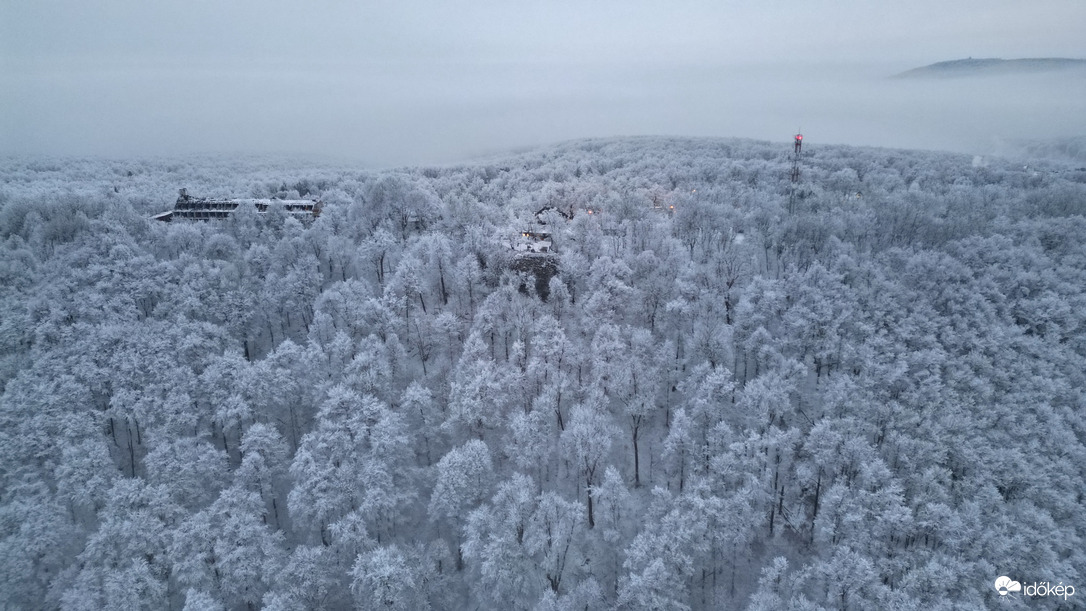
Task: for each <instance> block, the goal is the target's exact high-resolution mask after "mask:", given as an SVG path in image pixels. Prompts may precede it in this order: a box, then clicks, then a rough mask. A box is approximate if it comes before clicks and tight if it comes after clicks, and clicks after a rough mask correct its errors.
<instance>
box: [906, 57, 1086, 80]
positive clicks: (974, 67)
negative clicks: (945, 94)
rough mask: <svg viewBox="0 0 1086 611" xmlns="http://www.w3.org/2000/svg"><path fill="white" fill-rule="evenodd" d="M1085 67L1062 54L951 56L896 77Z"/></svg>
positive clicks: (987, 73)
mask: <svg viewBox="0 0 1086 611" xmlns="http://www.w3.org/2000/svg"><path fill="white" fill-rule="evenodd" d="M1071 69H1079V70H1083V69H1086V60H1083V59H1069V58H1065V57H1035V58H1025V59H997V58H982V59H974V58H972V57H970V58H968V59H955V60H951V61H945V62H937V63H934V64H930V65H927V66H922V67H920V68H913V69H912V70H907V71H905V72H902V73H901V74H897V75H895V77H896V78H916V77H960V76H974V75H993V74H1028V73H1035V72H1051V71H1055V70H1071Z"/></svg>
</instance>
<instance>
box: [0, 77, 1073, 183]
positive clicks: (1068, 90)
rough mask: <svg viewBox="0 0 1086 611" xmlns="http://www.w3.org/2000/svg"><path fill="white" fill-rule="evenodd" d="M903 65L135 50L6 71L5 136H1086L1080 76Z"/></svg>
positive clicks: (322, 152)
mask: <svg viewBox="0 0 1086 611" xmlns="http://www.w3.org/2000/svg"><path fill="white" fill-rule="evenodd" d="M908 67H911V66H908V65H902V64H887V63H877V64H864V63H856V64H841V65H836V66H835V65H832V64H830V65H824V64H805V63H796V64H791V65H790V64H772V63H770V64H757V63H755V64H750V65H728V64H721V65H715V64H696V63H691V64H688V65H680V66H675V65H670V64H655V63H649V62H645V63H639V64H638V63H634V64H631V63H614V64H606V63H599V64H593V63H588V64H585V63H574V62H565V63H556V62H529V63H515V62H502V61H493V62H463V61H449V62H442V63H437V64H434V65H424V66H423V65H416V64H392V65H385V64H358V65H350V64H348V65H342V66H331V67H318V68H311V67H299V68H298V69H289V68H283V67H277V66H269V67H267V68H265V69H256V70H254V69H253V68H252V67H251V66H245V65H231V64H230V63H225V64H215V65H209V66H207V67H206V68H203V69H191V68H188V69H184V70H182V69H179V68H175V69H171V68H166V69H163V68H162V67H159V66H154V65H150V66H141V64H139V63H138V62H130V63H125V64H122V65H120V66H117V67H114V68H110V69H108V70H102V69H97V68H94V67H93V66H90V67H88V66H84V65H82V64H80V63H75V64H74V65H71V66H68V67H65V68H59V69H57V70H54V71H50V72H46V73H42V72H36V71H19V70H14V71H9V72H8V73H6V74H0V83H3V85H4V89H5V90H7V92H8V93H6V94H0V102H2V101H3V99H2V96H5V95H6V96H8V97H13V98H18V99H19V100H21V101H22V104H19V103H16V102H12V103H10V104H8V105H7V106H9V110H8V112H5V113H0V133H7V134H8V135H9V136H8V138H7V140H8V143H7V144H6V145H4V147H3V148H4V149H7V151H8V152H17V153H21V154H26V153H33V154H56V153H63V154H76V155H99V156H102V155H104V156H107V157H121V158H132V157H133V156H148V155H154V156H172V155H178V154H190V153H206V152H219V153H230V154H236V153H239V152H252V151H264V152H279V153H292V154H301V155H305V156H309V157H314V156H318V157H321V158H333V159H335V158H346V159H351V160H360V161H362V162H363V163H364V164H366V165H367V166H370V167H373V166H376V167H395V166H400V165H404V164H420V163H450V162H460V161H462V160H464V159H466V158H471V157H475V156H478V155H480V154H492V153H496V152H499V151H502V150H507V149H510V148H514V147H521V146H531V145H539V144H548V143H554V142H558V141H561V140H567V139H570V138H581V137H586V136H616V135H641V134H665V135H677V136H712V135H717V136H739V137H749V138H760V139H765V140H772V139H777V138H780V137H781V135H782V134H788V133H790V132H792V131H793V130H796V129H804V130H806V131H807V132H808V134H809V136H810V137H811V138H813V139H815V140H817V141H818V142H821V143H827V144H828V143H837V144H853V145H874V146H893V147H898V148H917V149H936V150H952V151H957V152H964V153H970V154H980V155H990V154H1009V153H1014V152H1016V150H1015V148H1014V142H1015V141H1017V140H1021V139H1049V138H1056V137H1066V136H1078V135H1082V133H1083V129H1084V128H1086V122H1084V121H1086V120H1084V119H1083V117H1086V78H1082V74H1081V70H1080V71H1077V72H1072V73H1071V74H1070V75H1068V74H1064V73H1044V72H1042V73H1037V74H1028V73H1027V74H1014V75H1002V76H1001V75H996V76H978V77H974V78H969V79H964V80H961V79H959V80H935V81H924V80H916V79H904V80H903V79H893V78H891V77H892V76H893V75H895V74H897V73H898V72H900V71H901V70H903V69H905V68H908Z"/></svg>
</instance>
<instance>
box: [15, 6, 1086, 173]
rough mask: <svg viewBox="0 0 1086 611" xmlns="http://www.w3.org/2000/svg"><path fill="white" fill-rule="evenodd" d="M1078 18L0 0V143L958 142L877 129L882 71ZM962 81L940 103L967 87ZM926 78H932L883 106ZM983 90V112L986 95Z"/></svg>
mask: <svg viewBox="0 0 1086 611" xmlns="http://www.w3.org/2000/svg"><path fill="white" fill-rule="evenodd" d="M1084 31H1086V2H1081V1H1080V0H1059V1H1057V0H1033V1H1031V2H1023V1H1021V0H1015V1H1007V0H983V1H979V0H968V1H964V2H948V1H947V0H940V1H935V0H913V1H911V2H901V3H897V2H895V3H889V2H875V1H866V0H837V1H829V0H762V1H755V0H739V1H716V2H641V1H636V0H635V1H631V0H625V1H609V0H606V1H584V0H582V1H580V2H567V1H552V2H536V1H523V2H518V1H508V2H495V1H485V2H458V1H455V2H418V1H410V0H408V1H400V2H391V1H389V2H341V1H335V0H314V1H310V2H277V1H258V2H254V1H250V0H244V1H231V2H209V1H204V0H190V1H188V2H173V1H156V2H148V1H146V0H144V1H99V2H88V1H65V2H56V1H51V0H40V1H36V2H17V1H14V0H6V1H5V0H0V153H49V154H103V155H110V156H137V155H144V154H171V153H188V152H198V151H209V152H223V151H237V152H263V151H276V152H300V153H308V154H315V153H322V152H326V153H330V154H334V155H343V156H351V157H356V158H360V159H363V160H365V161H367V162H369V163H374V164H379V165H386V164H398V163H426V162H433V161H443V160H451V159H456V158H459V157H462V156H464V155H468V154H472V153H478V152H481V151H486V150H493V149H498V148H502V147H508V146H516V145H519V144H531V143H535V142H544V141H551V140H558V139H565V138H571V137H578V136H602V135H625V134H642V133H674V134H684V135H718V136H727V135H735V136H748V137H762V138H768V137H773V136H774V134H775V133H776V131H778V127H777V126H778V124H779V125H780V127H779V131H781V132H782V133H783V134H785V135H787V133H788V132H789V131H790V130H792V129H794V128H795V126H796V125H797V124H803V125H805V126H807V127H808V128H810V129H811V130H813V131H814V133H818V130H819V127H820V126H821V125H825V127H826V129H825V130H824V136H825V139H832V140H834V141H850V142H857V143H864V144H885V145H899V146H932V147H949V148H954V147H955V146H957V148H969V147H970V146H973V145H972V144H969V145H968V146H967V145H966V144H964V143H962V144H961V145H957V143H955V142H949V141H948V142H940V141H938V140H937V139H933V140H930V141H928V140H923V139H920V140H919V141H917V140H916V139H915V138H914V139H913V140H910V139H909V138H896V137H892V135H891V134H889V133H887V134H882V135H880V133H879V131H878V129H879V124H881V123H884V122H885V117H886V116H887V115H886V114H885V113H884V112H883V113H881V114H880V112H879V109H880V108H885V107H886V106H887V104H888V103H890V102H893V101H894V100H898V101H900V100H901V99H902V98H901V95H897V94H894V92H893V91H891V90H889V89H886V90H884V88H883V85H884V84H885V83H883V81H882V80H881V77H882V76H885V75H886V74H891V73H893V72H896V71H899V70H904V69H907V68H911V67H914V66H917V65H923V64H927V63H931V62H935V61H940V60H945V59H957V58H963V57H968V56H973V57H1008V58H1009V57H1038V56H1044V57H1052V56H1062V57H1086V36H1083V32H1084ZM1079 80H1081V79H1079ZM876 81H877V82H879V83H882V84H883V85H879V86H878V87H875V86H873V85H871V84H872V83H875V82H876ZM861 82H862V83H866V84H867V85H866V88H865V86H860V87H859V88H857V89H853V88H852V86H853V85H857V83H861ZM1065 85H1066V84H1054V85H1053V84H1051V83H1049V84H1047V85H1044V86H1042V87H1041V89H1044V87H1047V86H1053V87H1055V93H1054V94H1052V92H1046V93H1045V95H1043V96H1041V97H1042V98H1043V99H1042V100H1040V101H1039V103H1040V104H1041V106H1042V108H1039V109H1038V111H1037V113H1034V114H1035V115H1036V116H1035V117H1034V118H1037V116H1040V115H1044V117H1045V121H1044V122H1043V123H1044V125H1041V126H1040V127H1039V128H1038V131H1039V133H1040V135H1051V134H1049V133H1048V132H1056V131H1060V130H1063V129H1071V130H1076V129H1077V130H1078V131H1077V133H1083V131H1084V125H1083V124H1082V123H1081V122H1080V123H1077V124H1076V122H1075V119H1074V113H1076V112H1077V111H1078V110H1082V102H1081V101H1079V102H1077V104H1078V105H1077V106H1076V102H1075V99H1076V97H1077V96H1078V94H1079V93H1080V92H1081V90H1082V85H1081V83H1072V84H1070V85H1067V86H1065ZM886 87H891V88H892V86H891V85H886ZM982 89H983V88H982ZM898 93H899V94H902V92H898ZM943 93H945V92H943ZM959 94H962V92H950V93H949V94H947V95H949V96H950V97H949V98H947V104H948V105H949V106H950V107H952V108H953V107H955V105H964V108H970V107H973V108H976V104H975V103H974V102H976V100H970V99H966V98H968V95H966V96H965V98H962V97H961V96H960V95H959ZM1050 94H1052V95H1050ZM902 95H905V97H908V95H917V94H916V93H915V92H911V93H908V94H902ZM930 95H935V96H937V97H938V96H940V95H942V93H940V92H937V91H928V92H925V93H924V94H923V95H922V96H921V97H919V98H917V99H916V100H915V102H916V103H910V104H906V105H905V106H902V107H901V109H899V110H901V111H903V112H904V111H909V110H915V108H914V107H915V106H917V104H919V105H920V106H924V104H925V103H928V102H926V101H927V100H928V97H930ZM963 95H964V94H963ZM1053 95H1055V96H1056V97H1057V98H1060V99H1059V100H1057V102H1058V103H1055V105H1054V106H1052V104H1053V103H1052V102H1051V101H1047V102H1046V101H1045V100H1050V99H1051V98H1052V97H1053ZM955 96H958V97H957V98H955ZM1061 96H1066V99H1063V98H1061ZM1013 102H1014V103H1013V104H1012V105H1011V106H1013V108H1012V109H1009V110H1012V111H1013V112H1016V113H1020V112H1021V111H1022V110H1023V109H1025V110H1026V111H1029V110H1030V108H1031V107H1030V106H1029V104H1031V103H1032V102H1031V100H1030V99H1028V97H1027V99H1024V100H1018V99H1017V98H1016V99H1015V100H1014V101H1013ZM977 103H979V104H980V105H981V106H985V105H991V104H993V103H994V102H992V101H990V100H986V99H981V100H980V101H979V102H977ZM1023 104H1024V105H1025V106H1023ZM1046 104H1047V105H1048V106H1046ZM1049 106H1052V108H1049ZM985 108H986V110H985V109H981V111H980V113H979V114H980V115H981V116H984V115H985V113H989V115H990V116H989V119H986V120H992V121H996V122H999V121H1000V120H1001V119H1000V112H1001V110H1000V108H999V107H998V104H997V105H996V106H993V107H991V108H988V107H985ZM1004 110H1008V109H1004ZM865 113H866V115H868V116H869V118H868V121H869V122H870V123H871V125H865V124H864V120H865V119H864V116H865ZM1061 113H1064V114H1061ZM896 114H900V113H898V112H897V110H895V116H896ZM914 114H915V113H914ZM920 114H923V109H921V113H920ZM723 115H731V116H730V118H727V117H724V116H723ZM736 115H742V116H741V117H737V116H736ZM940 119H943V117H940ZM1047 119H1053V120H1054V121H1055V123H1052V122H1051V121H1047ZM921 120H923V117H921ZM1057 125H1058V127H1059V130H1057V129H1056V126H1057ZM978 129H979V126H978ZM1025 129H1027V130H1028V129H1029V126H1028V125H1027V126H1025ZM912 132H915V130H904V133H912ZM942 132H945V130H943V129H938V130H933V133H942ZM1008 135H1012V134H1008ZM1013 135H1018V134H1013Z"/></svg>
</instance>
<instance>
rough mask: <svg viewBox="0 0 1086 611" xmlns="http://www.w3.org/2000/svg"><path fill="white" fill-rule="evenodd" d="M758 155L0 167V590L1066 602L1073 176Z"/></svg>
mask: <svg viewBox="0 0 1086 611" xmlns="http://www.w3.org/2000/svg"><path fill="white" fill-rule="evenodd" d="M791 153H792V147H791V145H790V143H774V144H770V143H763V142H753V141H741V140H686V139H681V140H680V139H659V138H643V139H615V140H588V141H578V142H572V143H567V144H563V145H558V146H553V147H549V148H543V149H538V150H532V151H529V152H525V153H521V154H517V155H510V156H505V157H501V158H496V159H493V160H490V161H481V162H476V163H472V164H467V165H459V166H448V167H437V168H418V169H404V170H395V171H392V170H390V171H380V172H377V171H372V172H371V171H362V170H359V169H357V168H348V167H331V166H313V165H306V164H301V163H287V162H282V161H276V160H268V161H265V160H259V159H256V160H241V161H239V160H228V159H198V160H191V159H190V160H188V161H165V160H160V161H144V162H141V161H130V162H121V161H117V162H108V161H84V160H72V159H58V160H49V159H33V160H27V159H6V160H0V241H2V242H0V244H2V249H0V299H2V305H3V307H2V314H0V388H2V392H3V394H2V398H0V606H2V607H4V608H12V609H14V608H27V609H35V608H61V609H72V610H75V609H103V608H104V609H126V610H127V609H140V608H145V609H185V610H211V609H223V610H226V609H256V608H266V609H278V610H285V609H322V608H328V609H338V608H351V607H354V608H361V609H383V608H389V609H426V608H431V609H457V608H483V609H541V610H542V609H545V610H557V609H569V610H573V609H610V608H617V609H696V610H700V609H722V608H750V609H757V610H767V611H768V610H778V609H797V610H798V609H803V610H814V609H856V610H870V609H925V610H927V609H963V608H984V607H989V606H996V605H998V608H1000V609H1025V608H1033V606H1036V604H1039V601H1033V603H1030V602H1029V600H1028V598H1026V597H1023V596H1019V597H1003V598H1002V599H1001V597H1000V596H999V594H998V593H997V592H996V591H995V589H994V588H993V587H992V582H993V580H994V579H995V578H996V577H998V576H1000V575H1010V576H1011V577H1012V578H1014V579H1017V580H1020V581H1022V582H1023V583H1026V582H1027V581H1029V582H1032V581H1050V582H1052V583H1053V584H1055V583H1056V582H1062V583H1063V584H1074V585H1077V586H1079V587H1080V589H1081V590H1082V592H1083V594H1086V507H1084V504H1086V498H1084V495H1086V420H1084V409H1086V383H1084V376H1086V240H1084V238H1086V216H1084V215H1086V169H1078V168H1076V166H1075V165H1074V164H1072V165H1067V164H1066V163H1065V162H1057V161H1050V162H1044V161H1029V162H1023V161H1015V162H1011V161H1006V160H1001V159H988V160H984V159H975V158H972V157H967V156H961V155H952V154H943V153H933V152H910V151H896V150H884V149H863V148H848V147H828V146H822V147H820V146H817V145H814V144H811V143H808V144H807V150H806V151H805V153H804V157H803V161H802V163H801V177H800V182H799V186H798V188H797V189H796V191H795V192H794V193H793V192H792V189H791V185H790V181H789V176H790V170H791V159H790V157H791ZM1027 163H1028V166H1027V165H1026V164H1027ZM181 187H186V188H188V190H189V192H190V193H193V194H197V195H205V196H218V197H282V198H306V197H320V198H321V199H322V200H323V202H324V208H323V212H322V214H321V215H320V217H319V218H318V219H316V220H315V221H313V222H306V223H303V222H300V221H299V220H297V219H296V218H293V217H291V216H289V215H288V214H286V213H285V212H284V211H283V210H282V209H276V208H275V207H273V208H272V209H271V210H270V211H269V212H268V213H267V214H259V213H258V212H257V211H256V210H255V209H254V208H252V207H251V206H249V207H246V206H242V207H241V208H239V209H238V211H237V212H235V214H234V215H233V216H232V217H231V218H230V219H228V220H225V221H220V222H207V223H195V222H174V223H159V222H155V221H152V220H150V219H149V217H150V215H151V214H153V213H156V212H159V211H161V210H164V209H167V208H169V207H171V206H172V204H173V200H174V199H175V198H176V197H177V189H178V188H181ZM537 213H538V214H537ZM568 214H572V218H571V219H567V218H566V215H568ZM543 223H545V225H544V224H543ZM540 227H544V228H546V231H548V232H550V233H551V242H552V244H551V249H550V250H551V252H550V253H535V252H530V249H529V252H524V251H523V249H522V250H519V251H518V250H517V249H515V248H513V246H516V245H517V244H518V240H521V239H522V236H521V234H522V233H524V232H529V231H539V228H540ZM1031 604H1032V606H1031ZM1044 604H1045V605H1046V606H1047V607H1049V608H1058V606H1059V605H1064V607H1065V608H1070V607H1072V606H1074V605H1075V604H1076V600H1075V599H1074V598H1072V599H1070V600H1069V601H1058V602H1057V601H1056V600H1054V599H1053V600H1048V601H1045V602H1044Z"/></svg>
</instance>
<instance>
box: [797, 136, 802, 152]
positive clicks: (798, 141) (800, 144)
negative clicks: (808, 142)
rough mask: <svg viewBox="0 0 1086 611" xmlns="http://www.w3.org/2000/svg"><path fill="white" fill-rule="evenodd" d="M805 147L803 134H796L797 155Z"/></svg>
mask: <svg viewBox="0 0 1086 611" xmlns="http://www.w3.org/2000/svg"><path fill="white" fill-rule="evenodd" d="M802 146H803V134H796V154H797V155H798V154H799V152H800V148H801V147H802Z"/></svg>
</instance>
